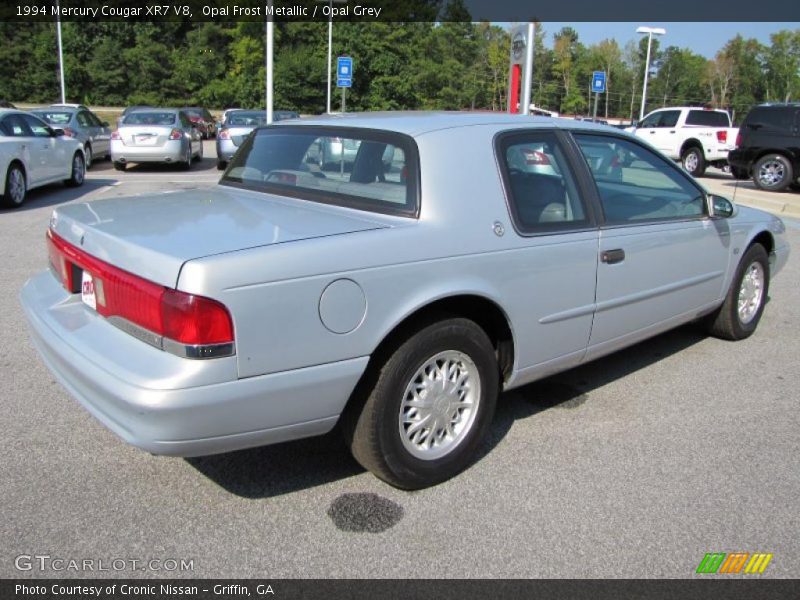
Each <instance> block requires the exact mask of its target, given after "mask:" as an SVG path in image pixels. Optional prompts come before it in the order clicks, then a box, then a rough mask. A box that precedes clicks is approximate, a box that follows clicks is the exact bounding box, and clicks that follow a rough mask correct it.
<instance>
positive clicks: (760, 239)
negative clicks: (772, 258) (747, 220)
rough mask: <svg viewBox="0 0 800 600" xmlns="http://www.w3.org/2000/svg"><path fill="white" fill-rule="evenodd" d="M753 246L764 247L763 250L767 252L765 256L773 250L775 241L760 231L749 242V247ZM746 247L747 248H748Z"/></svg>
mask: <svg viewBox="0 0 800 600" xmlns="http://www.w3.org/2000/svg"><path fill="white" fill-rule="evenodd" d="M753 244H761V245H762V246H764V250H766V251H767V254H769V253H771V252H772V251H773V250H774V249H775V240H774V239H773V237H772V234H770V233H769V232H768V231H762V232H761V233H759V234H758V235H757V236H756V237H754V238H753V239H752V241H751V242H750V246H752V245H753ZM750 246H748V248H749V247H750Z"/></svg>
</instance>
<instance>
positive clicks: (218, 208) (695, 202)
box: [22, 113, 789, 489]
mask: <svg viewBox="0 0 800 600" xmlns="http://www.w3.org/2000/svg"><path fill="white" fill-rule="evenodd" d="M333 137H335V138H339V139H341V140H343V141H344V142H346V143H345V144H344V147H351V148H357V152H356V154H355V156H354V157H353V160H352V165H351V168H349V169H348V170H346V171H345V170H343V169H340V170H338V171H325V170H323V169H320V167H319V164H318V163H317V161H316V157H317V156H318V149H319V145H320V143H321V142H322V141H324V140H325V139H330V138H333ZM531 149H535V150H536V151H537V152H539V153H540V154H541V155H544V156H546V157H547V159H548V161H549V162H550V167H551V168H550V169H546V170H538V169H536V170H522V169H520V168H519V164H518V162H514V161H515V160H517V159H518V158H519V157H520V155H522V156H526V155H528V156H530V157H531V160H538V161H541V160H542V157H541V156H534V154H533V153H531V152H530V150H531ZM387 155H391V161H390V165H389V167H390V168H387V166H386V161H385V157H386V156H387ZM620 156H622V157H624V158H625V160H615V159H617V158H618V157H620ZM47 245H48V250H49V257H50V263H51V268H50V269H48V270H45V271H43V272H42V273H41V274H39V275H36V276H35V277H34V278H32V279H31V280H30V281H28V283H27V284H26V285H25V287H24V289H23V290H22V304H23V307H24V309H25V313H26V316H27V319H28V322H29V324H30V326H31V330H32V332H33V339H34V342H35V344H36V346H37V348H38V350H39V351H40V353H41V355H42V357H43V359H44V361H45V362H46V363H47V365H48V366H49V367H50V368H51V369H52V371H53V372H54V373H55V375H56V377H57V378H58V379H59V380H60V381H61V382H62V383H63V384H64V385H65V387H66V388H67V390H68V391H69V392H70V393H72V394H73V395H74V396H75V397H76V398H77V399H78V400H79V401H80V402H81V403H82V404H83V405H84V406H85V407H86V408H87V409H88V410H89V411H90V412H91V413H92V414H93V415H94V416H95V417H97V418H98V419H99V420H100V421H102V422H103V423H104V424H105V425H106V426H108V427H109V428H110V429H111V430H112V431H114V432H116V433H117V434H118V435H119V436H121V437H122V438H123V439H125V440H127V441H128V442H130V443H132V444H134V445H136V446H138V447H141V448H143V449H145V450H147V451H150V452H153V453H156V454H171V455H183V456H192V455H202V454H212V453H217V452H226V451H229V450H234V449H238V448H245V447H249V446H258V445H262V444H269V443H275V442H281V441H285V440H290V439H296V438H302V437H307V436H312V435H318V434H323V433H325V432H327V431H330V430H331V429H332V428H333V427H334V426H335V425H336V424H337V423H339V424H341V429H342V431H343V433H344V439H345V441H346V443H347V444H348V445H349V447H350V449H351V451H352V453H353V455H354V456H355V457H356V459H357V460H358V461H360V462H361V464H362V465H364V466H365V467H366V468H368V469H370V470H371V471H372V472H373V473H375V474H376V475H377V476H378V477H380V478H382V479H383V480H385V481H387V482H389V483H390V484H392V485H395V486H398V487H401V488H406V489H412V488H420V487H424V486H429V485H434V484H436V483H439V482H441V481H444V480H446V479H448V478H450V477H453V476H454V475H456V474H458V473H459V472H460V471H462V470H463V469H465V468H467V467H468V466H469V464H470V462H471V461H473V460H475V457H476V454H477V451H478V449H479V448H480V446H481V444H483V443H484V438H485V437H486V435H487V432H488V430H489V426H490V423H491V420H492V417H493V413H494V409H495V405H496V402H497V398H498V394H499V392H500V391H501V390H509V389H512V388H516V387H518V386H521V385H524V384H527V383H530V382H532V381H535V380H537V379H540V378H543V377H547V376H549V375H552V374H553V373H556V372H558V371H562V370H566V369H570V368H572V367H575V366H576V365H579V364H581V363H584V362H586V361H590V360H593V359H595V358H598V357H600V356H603V355H605V354H608V353H610V352H613V351H615V350H618V349H620V348H624V347H626V346H630V345H632V344H636V343H638V342H641V341H642V340H645V339H647V338H649V337H651V336H654V335H657V334H658V333H660V332H663V331H666V330H668V329H670V328H673V327H677V326H678V325H681V324H684V323H689V322H693V321H698V322H700V323H702V324H703V325H704V326H705V327H706V328H707V330H708V332H710V334H712V335H715V336H719V337H722V338H725V339H729V340H742V339H744V338H747V337H748V336H750V335H752V334H754V333H755V332H756V327H757V326H758V323H759V321H760V319H761V318H762V315H764V310H765V307H766V306H767V303H766V301H767V298H768V294H769V284H770V278H771V277H773V276H774V275H775V274H777V273H778V272H779V271H780V270H781V268H782V267H783V266H784V265H785V264H786V261H787V259H788V255H789V247H788V245H787V241H786V236H785V229H784V224H783V223H782V221H781V220H780V219H779V218H777V217H773V216H771V215H768V214H766V213H763V212H759V211H757V210H754V209H748V208H744V207H737V206H735V205H734V204H733V203H732V202H730V201H729V200H727V199H725V198H722V197H719V196H715V195H713V194H710V193H708V192H707V191H706V190H704V189H703V188H702V187H701V186H700V185H699V184H698V183H697V182H696V181H695V180H694V179H693V178H692V177H691V176H690V175H688V174H687V173H686V172H685V171H684V170H683V169H682V168H680V167H679V166H677V165H676V164H675V163H674V162H673V161H671V160H670V159H669V158H667V157H665V156H664V155H663V154H660V153H659V152H657V151H655V150H654V149H653V148H652V147H650V146H649V145H648V144H647V143H646V142H643V141H640V140H638V139H636V138H635V137H633V136H631V135H629V134H626V133H624V132H621V131H618V130H615V129H611V128H608V127H604V126H600V125H595V124H592V123H581V122H578V121H572V120H563V121H561V120H554V119H542V118H539V117H537V118H526V117H521V116H516V115H498V114H484V113H474V114H469V113H455V114H443V113H413V114H402V113H400V114H392V113H389V114H364V115H355V114H354V115H348V116H347V117H345V118H339V117H332V118H316V119H308V120H302V121H288V122H284V123H279V124H277V125H275V126H271V127H263V128H259V129H257V130H256V131H254V132H253V133H252V134H251V135H249V136H248V138H247V139H246V140H245V141H244V143H243V144H242V146H241V147H240V148H239V150H238V152H237V153H236V155H235V156H234V158H233V159H232V161H231V163H230V165H229V166H228V168H227V170H226V171H225V174H224V175H223V177H222V179H221V180H220V183H219V185H218V186H216V187H212V188H207V189H194V190H188V191H183V192H179V193H172V194H166V195H165V194H160V195H153V196H137V197H136V198H135V199H126V198H109V199H104V200H96V201H93V202H91V203H83V204H81V203H74V204H68V205H64V206H59V207H58V208H57V209H56V210H55V211H54V213H53V216H52V219H51V221H50V227H49V230H48V233H47ZM773 301H774V302H779V301H780V299H779V298H773ZM750 348H751V350H752V351H753V352H758V351H759V345H758V344H754V345H751V346H750ZM763 358H764V360H768V359H769V357H763ZM757 360H758V359H757V358H754V362H757ZM701 404H702V402H701V401H700V400H698V406H700V405H701ZM700 410H702V407H701V408H700Z"/></svg>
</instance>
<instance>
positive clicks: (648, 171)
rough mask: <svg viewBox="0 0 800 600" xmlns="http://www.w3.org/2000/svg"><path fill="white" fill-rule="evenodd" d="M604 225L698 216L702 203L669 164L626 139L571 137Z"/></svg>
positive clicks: (695, 189)
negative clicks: (591, 180)
mask: <svg viewBox="0 0 800 600" xmlns="http://www.w3.org/2000/svg"><path fill="white" fill-rule="evenodd" d="M575 139H576V141H577V142H578V146H579V147H580V149H581V152H582V153H583V156H584V158H585V159H586V163H587V164H588V165H589V169H590V170H591V172H592V175H593V176H594V180H595V183H596V184H597V191H598V194H599V196H600V203H601V204H602V207H603V213H604V214H605V219H606V222H607V223H610V224H630V223H633V222H640V221H661V220H675V219H687V218H697V217H701V216H703V215H704V213H705V199H704V196H703V193H702V191H701V190H700V189H699V188H698V187H696V186H695V185H694V184H693V183H692V182H691V181H690V180H689V179H688V178H687V177H686V176H685V175H684V174H683V173H682V172H681V171H680V169H679V168H678V167H676V166H675V165H674V164H673V163H671V162H668V161H666V160H664V159H663V158H661V157H660V156H658V155H656V154H655V153H653V152H651V151H650V150H648V149H647V148H645V147H643V146H640V145H639V144H636V143H634V142H631V141H629V140H627V139H623V138H617V137H611V136H603V135H587V134H575Z"/></svg>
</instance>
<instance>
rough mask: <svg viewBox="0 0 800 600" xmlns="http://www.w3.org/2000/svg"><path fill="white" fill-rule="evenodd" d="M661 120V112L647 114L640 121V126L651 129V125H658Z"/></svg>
mask: <svg viewBox="0 0 800 600" xmlns="http://www.w3.org/2000/svg"><path fill="white" fill-rule="evenodd" d="M660 122H661V113H660V112H657V113H652V114H649V115H647V116H646V117H645V118H644V119H642V122H641V123H639V127H642V128H646V129H649V128H651V127H658V124H659V123H660Z"/></svg>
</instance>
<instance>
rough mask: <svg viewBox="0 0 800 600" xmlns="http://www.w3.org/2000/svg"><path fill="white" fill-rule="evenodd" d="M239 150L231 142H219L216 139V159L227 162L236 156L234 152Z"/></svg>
mask: <svg viewBox="0 0 800 600" xmlns="http://www.w3.org/2000/svg"><path fill="white" fill-rule="evenodd" d="M238 149H239V147H238V146H236V144H234V143H233V141H232V140H220V139H219V138H217V159H218V160H224V161H229V160H230V159H232V158H233V155H234V154H236V151H237V150H238Z"/></svg>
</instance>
